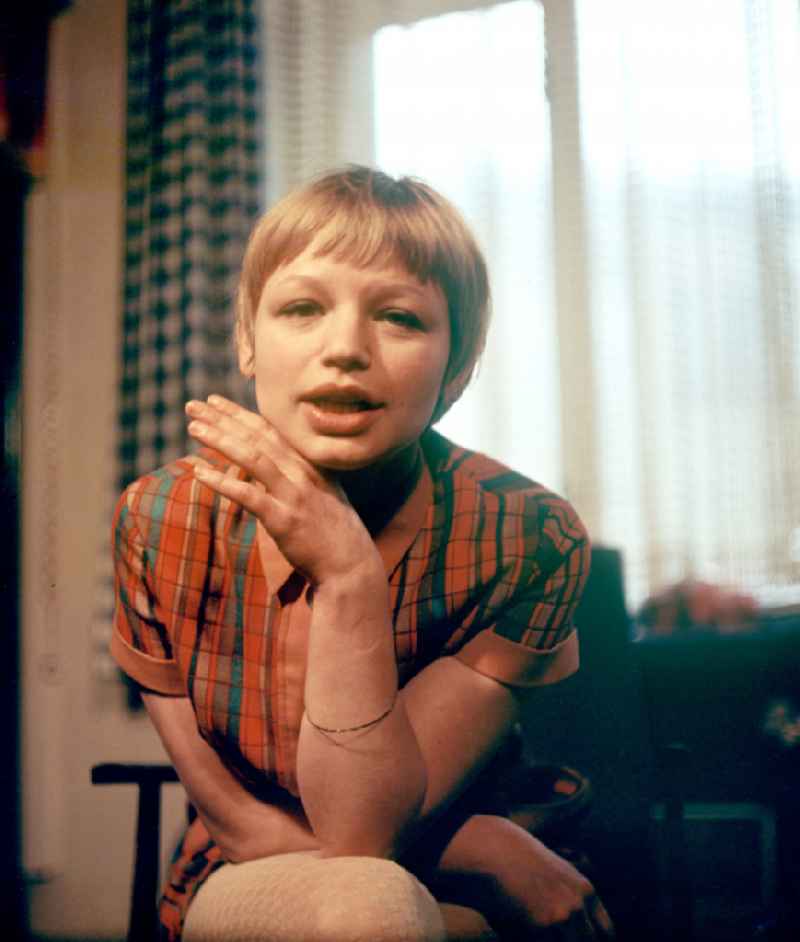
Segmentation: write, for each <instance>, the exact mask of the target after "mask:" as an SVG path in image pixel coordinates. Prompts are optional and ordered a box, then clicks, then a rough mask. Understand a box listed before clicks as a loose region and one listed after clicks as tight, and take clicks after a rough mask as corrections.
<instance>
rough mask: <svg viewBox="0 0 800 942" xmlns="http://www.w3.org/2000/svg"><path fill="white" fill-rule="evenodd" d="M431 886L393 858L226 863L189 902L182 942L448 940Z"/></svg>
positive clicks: (289, 857) (290, 857)
mask: <svg viewBox="0 0 800 942" xmlns="http://www.w3.org/2000/svg"><path fill="white" fill-rule="evenodd" d="M445 939H446V935H445V931H444V925H443V922H442V917H441V914H440V912H439V908H438V906H437V904H436V901H435V900H434V898H433V897H432V896H431V894H430V893H429V892H428V890H427V889H426V888H425V887H424V886H423V885H422V884H421V883H420V882H419V881H418V880H417V879H416V878H415V877H413V876H412V875H411V874H410V873H408V871H406V870H404V869H403V868H402V867H400V866H399V865H398V864H396V863H393V862H392V861H390V860H379V859H376V858H373V857H337V858H326V859H320V858H319V857H317V856H315V855H314V854H308V853H297V854H283V855H280V856H277V857H267V858H265V859H263V860H254V861H250V862H247V863H242V864H225V866H223V867H221V868H220V869H219V870H217V871H216V872H215V873H214V874H212V875H211V877H209V879H208V880H207V881H206V883H205V884H204V885H203V886H202V887H201V888H200V890H199V891H198V893H197V896H196V897H195V899H194V900H193V901H192V904H191V906H190V907H189V912H188V914H187V917H186V924H185V927H184V940H185V942H444V940H445Z"/></svg>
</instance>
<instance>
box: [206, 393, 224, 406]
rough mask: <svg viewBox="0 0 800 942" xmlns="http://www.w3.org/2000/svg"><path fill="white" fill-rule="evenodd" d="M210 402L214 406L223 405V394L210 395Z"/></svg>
mask: <svg viewBox="0 0 800 942" xmlns="http://www.w3.org/2000/svg"><path fill="white" fill-rule="evenodd" d="M208 403H209V405H212V406H221V405H222V397H221V396H217V395H211V396H209V397H208Z"/></svg>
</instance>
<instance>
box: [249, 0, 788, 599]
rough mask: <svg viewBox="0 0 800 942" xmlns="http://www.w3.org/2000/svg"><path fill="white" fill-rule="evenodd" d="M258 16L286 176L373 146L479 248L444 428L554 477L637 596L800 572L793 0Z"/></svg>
mask: <svg viewBox="0 0 800 942" xmlns="http://www.w3.org/2000/svg"><path fill="white" fill-rule="evenodd" d="M270 11H271V13H270ZM267 13H268V18H267V37H268V44H269V45H268V55H267V60H268V63H269V62H270V61H271V62H272V66H271V68H272V73H268V78H267V80H268V83H270V84H269V86H268V94H269V90H271V93H272V94H271V95H270V98H271V100H272V102H273V106H274V109H275V110H274V118H273V120H271V121H270V122H269V123H268V147H269V144H270V137H271V140H272V154H273V158H272V167H273V171H272V174H271V180H272V184H273V194H274V195H277V192H279V191H280V189H281V187H283V186H285V185H286V184H288V183H291V182H293V181H294V180H296V179H299V178H301V177H303V176H306V175H307V174H308V173H309V172H313V171H315V170H318V169H322V168H323V167H326V166H330V165H331V164H334V163H340V162H342V161H344V160H367V161H370V160H375V161H376V162H377V163H378V164H379V165H381V166H383V167H384V168H385V169H387V170H389V171H391V172H399V173H415V174H418V175H420V176H422V177H424V178H426V179H427V180H429V181H430V182H431V183H432V184H434V185H435V186H437V187H439V188H440V189H442V190H443V191H444V192H445V193H446V194H448V195H449V196H451V198H452V199H453V200H454V201H455V202H456V203H457V204H458V205H459V206H460V207H462V209H463V210H464V212H465V214H466V216H467V218H468V219H469V221H470V222H471V224H472V225H473V227H474V228H475V230H476V232H477V233H478V236H479V238H480V240H481V241H482V243H483V245H484V248H485V250H486V252H487V256H488V258H489V262H490V266H491V269H492V274H493V285H494V293H495V305H494V307H495V315H494V326H493V338H492V341H491V343H490V346H489V349H488V350H487V355H486V358H485V362H484V364H483V367H482V369H481V372H480V375H479V377H478V380H477V382H476V384H475V385H474V387H473V388H471V390H469V391H468V393H467V394H466V396H465V397H464V400H463V401H462V402H461V403H460V404H459V405H458V406H456V407H455V409H454V410H453V411H452V413H451V414H450V415H448V416H447V417H445V419H444V420H443V422H442V423H441V428H442V430H443V431H444V432H445V433H446V434H450V435H451V436H452V437H453V438H455V439H456V440H460V441H462V442H463V443H464V444H467V445H471V446H474V447H478V448H481V449H484V450H486V451H488V452H490V453H492V454H494V455H496V456H497V457H499V458H500V459H501V460H505V461H507V462H508V463H509V464H511V465H512V466H515V467H517V468H518V469H519V470H521V471H523V472H524V473H527V474H529V475H531V476H533V477H535V478H538V479H539V480H541V481H543V482H544V483H546V484H548V485H551V486H553V487H555V488H557V489H559V490H561V491H562V492H565V493H566V495H567V496H568V497H570V499H572V500H573V501H574V502H575V504H576V506H577V507H578V510H579V511H580V512H581V513H582V515H583V516H584V518H585V519H586V521H587V523H588V525H589V527H590V530H591V532H592V533H593V536H594V538H595V539H596V540H598V541H603V542H606V543H609V544H613V545H616V546H619V547H621V548H622V549H623V550H624V551H625V556H626V574H627V579H628V589H629V601H630V602H631V603H632V604H634V605H635V604H636V603H637V602H638V601H640V600H641V598H642V597H643V596H644V595H645V594H646V593H647V592H648V591H651V590H653V589H656V588H658V587H659V586H660V585H662V584H664V583H665V582H668V581H671V580H674V579H678V578H681V577H684V576H687V575H694V576H697V577H705V578H713V579H718V580H722V581H728V582H732V583H737V584H742V585H747V586H751V587H758V586H759V585H762V584H764V583H772V584H790V583H793V582H795V583H797V582H800V471H798V468H800V377H799V374H800V369H799V368H798V366H799V364H800V313H798V310H799V306H798V294H800V289H799V287H798V281H800V271H799V270H798V269H799V267H800V261H798V260H800V198H799V196H798V193H799V191H800V132H799V131H798V122H800V109H798V108H797V105H796V102H797V101H798V100H800V77H799V76H798V65H799V64H800V48H798V36H799V35H800V28H799V27H798V7H797V3H796V0H742V2H741V3H736V4H734V3H730V2H729V0H706V2H700V0H675V2H673V3H671V4H662V3H660V2H656V0H636V2H634V0H603V2H597V0H574V2H572V0H543V2H534V0H511V2H507V3H499V4H495V5H493V6H486V7H482V5H481V4H479V3H475V2H461V3H459V2H458V0H383V2H378V0H376V2H375V3H373V4H362V3H357V2H355V0H329V2H323V0H300V2H289V0H270V2H269V3H267ZM270 15H271V17H272V20H273V25H274V26H275V27H277V28H275V29H273V30H270V23H269V17H270ZM281 24H283V25H281ZM281 29H283V34H281V32H280V30H281ZM270 33H271V34H272V35H270ZM270 49H272V57H271V60H270ZM545 53H546V54H545ZM545 63H546V65H545ZM298 103H299V104H298ZM287 106H288V107H287Z"/></svg>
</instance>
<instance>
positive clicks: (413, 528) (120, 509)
mask: <svg viewBox="0 0 800 942" xmlns="http://www.w3.org/2000/svg"><path fill="white" fill-rule="evenodd" d="M422 449H423V453H424V457H425V462H424V470H423V473H422V475H421V477H420V479H419V481H418V483H417V485H416V487H415V488H414V490H413V492H412V494H411V496H410V497H409V498H408V499H407V500H406V502H405V504H404V505H403V506H402V507H401V508H400V510H399V511H398V512H397V513H396V514H395V517H394V518H393V519H392V520H391V521H390V522H389V524H388V525H387V526H386V527H385V528H384V530H383V531H382V532H381V533H379V534H378V535H377V536H376V537H375V540H376V543H377V545H378V548H379V549H380V550H381V552H382V555H383V557H384V561H385V562H386V564H387V575H388V579H389V584H390V588H391V595H390V597H391V606H392V621H393V625H394V631H395V646H396V652H397V661H398V669H399V673H400V678H401V683H405V682H406V681H407V680H408V679H409V678H410V677H411V676H413V675H414V674H415V673H417V672H418V671H420V670H421V669H423V668H424V667H425V665H427V664H429V663H430V662H431V661H433V660H435V659H436V658H438V657H442V656H445V655H454V656H456V657H458V658H460V659H461V660H463V661H464V662H465V663H467V664H469V665H470V666H472V667H473V668H474V669H476V670H478V671H480V672H481V673H485V674H488V675H489V676H493V677H496V678H497V679H498V680H500V681H502V682H504V683H508V684H522V685H528V684H538V683H549V682H551V681H553V680H558V679H559V678H560V677H562V676H566V675H567V674H568V673H571V672H572V671H573V670H574V669H575V667H576V666H577V654H576V651H577V644H576V640H575V633H574V631H573V623H572V615H573V612H574V609H575V606H576V605H577V602H578V600H579V598H580V594H581V591H582V587H583V584H584V582H585V579H586V576H587V573H588V566H589V544H588V539H587V536H586V533H585V530H584V528H583V526H582V524H581V522H580V520H579V519H578V517H577V515H576V513H575V511H574V510H573V509H572V508H571V506H570V505H569V504H568V503H567V502H566V501H565V500H563V499H562V498H560V497H558V496H556V495H555V494H553V493H552V492H550V491H548V490H547V489H546V488H544V487H542V486H541V485H539V484H536V483H534V482H532V481H530V480H528V479H527V478H524V477H522V476H521V475H519V474H517V473H515V472H513V471H511V470H509V469H508V468H506V467H505V466H503V465H502V464H500V463H498V462H496V461H494V460H492V459H490V458H487V457H486V456H484V455H481V454H478V453H476V452H471V451H468V450H466V449H463V448H460V447H458V446H456V445H454V444H452V443H451V442H449V441H447V440H446V439H445V438H443V437H442V436H441V435H439V434H437V433H435V432H433V431H431V432H427V433H426V434H425V435H424V436H423V439H422ZM203 457H204V458H205V459H206V460H208V461H211V462H212V463H214V464H215V465H216V466H217V467H219V468H220V469H222V470H226V465H225V462H224V459H223V458H222V456H220V455H218V454H216V453H214V452H210V451H207V450H206V451H204V452H203ZM196 461H197V458H195V457H187V458H183V459H180V460H178V461H175V462H172V463H171V464H169V465H167V466H165V467H163V468H161V469H159V470H158V471H155V472H153V473H152V474H148V475H146V476H144V477H142V478H140V479H139V480H138V481H136V482H134V483H133V484H132V485H131V486H130V487H128V488H127V490H126V491H125V492H124V493H123V495H122V497H121V498H120V500H119V503H118V505H117V509H116V512H115V516H114V524H113V548H114V559H115V572H116V578H115V586H116V612H115V625H114V629H115V630H114V637H113V641H112V652H113V653H114V656H115V657H116V659H117V661H118V663H119V664H120V666H121V667H122V668H123V670H125V671H126V672H127V673H128V674H129V675H130V676H132V677H133V678H134V679H135V680H136V681H138V682H139V683H140V684H142V685H143V686H145V687H148V688H150V689H153V690H156V691H159V692H162V693H165V694H173V695H188V696H189V697H190V698H191V700H192V703H193V705H194V709H195V713H196V715H197V721H198V726H199V729H200V731H201V733H202V734H203V736H204V737H205V738H206V740H207V741H208V742H209V743H211V745H212V746H213V747H214V748H215V749H216V750H217V751H218V753H219V754H220V756H221V757H222V759H223V761H224V762H225V763H226V764H227V765H228V767H229V768H231V770H232V771H233V772H234V773H235V774H236V775H237V777H238V778H239V779H241V780H242V781H244V782H245V783H248V784H249V785H250V786H251V787H252V788H253V789H254V790H256V791H259V792H261V791H268V790H269V789H270V788H271V787H275V786H279V787H282V788H285V789H287V790H288V791H289V792H291V793H292V794H294V795H297V783H296V779H295V755H296V748H297V737H298V734H299V728H300V721H301V718H302V714H303V689H304V680H305V661H306V641H307V631H308V624H309V618H310V610H309V605H308V598H307V591H306V590H307V586H306V584H305V582H304V580H303V579H302V577H301V576H300V575H299V574H298V573H297V572H294V571H292V569H291V567H290V566H289V565H288V564H287V563H286V562H285V560H282V558H280V557H279V554H277V551H276V550H275V548H274V544H273V551H272V553H271V554H270V553H269V552H266V553H265V552H264V551H263V548H262V550H261V551H260V548H259V543H260V542H261V541H260V539H259V535H258V529H259V528H258V526H257V523H256V520H255V518H254V517H253V516H252V515H251V514H249V513H248V512H247V511H244V510H243V509H241V508H239V507H237V506H236V505H235V504H233V503H232V502H231V501H229V500H227V499H225V498H221V497H220V496H219V495H217V494H215V493H214V492H213V491H211V490H210V489H209V488H207V487H206V486H204V485H202V484H201V483H200V482H199V481H197V480H196V479H195V477H194V474H193V471H192V467H193V464H194V463H195V462H196ZM227 470H229V473H236V469H227ZM240 473H241V472H240ZM276 556H278V557H279V558H278V564H277V565H276V560H275V557H276ZM281 561H282V563H283V566H281V565H280V563H281ZM192 829H194V830H192ZM201 831H202V832H205V829H204V828H203V827H202V824H201V823H200V821H199V819H198V820H197V821H195V822H194V823H193V825H192V826H191V828H190V832H189V833H187V835H186V838H185V840H184V843H183V845H182V847H181V848H179V851H178V857H177V859H176V863H175V865H174V866H173V870H172V872H171V874H170V879H169V887H168V889H167V893H166V897H165V901H164V905H166V906H167V909H168V910H169V912H170V913H171V915H170V918H169V922H170V924H171V926H172V928H171V929H170V931H169V933H168V935H169V938H170V939H177V938H179V932H180V924H182V913H183V912H185V906H186V905H188V901H189V900H190V899H191V896H192V895H193V893H194V892H195V891H196V889H197V887H198V886H199V885H200V882H201V881H202V879H204V878H205V876H207V875H208V873H209V872H210V870H211V869H213V864H214V862H215V861H218V860H220V859H221V858H220V857H219V854H218V851H217V849H216V848H213V845H211V844H210V843H209V839H208V835H207V833H201ZM187 841H188V844H187ZM198 853H199V854H200V857H201V858H202V861H200V862H198V859H196V858H197V854H198ZM209 855H210V856H209ZM193 875H194V876H193ZM162 912H164V910H163V906H162ZM179 916H180V918H179ZM165 918H166V915H165Z"/></svg>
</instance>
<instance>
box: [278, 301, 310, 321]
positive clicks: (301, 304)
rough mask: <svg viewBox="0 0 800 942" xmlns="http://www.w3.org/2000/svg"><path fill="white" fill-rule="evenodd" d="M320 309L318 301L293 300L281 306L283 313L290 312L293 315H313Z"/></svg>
mask: <svg viewBox="0 0 800 942" xmlns="http://www.w3.org/2000/svg"><path fill="white" fill-rule="evenodd" d="M318 311H319V304H317V303H316V301H292V303H291V304H286V305H284V306H283V307H282V308H281V314H289V315H291V316H293V317H311V316H313V315H314V314H316V313H317V312H318Z"/></svg>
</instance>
